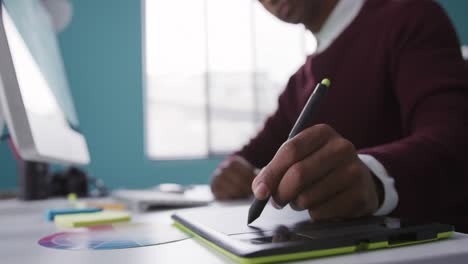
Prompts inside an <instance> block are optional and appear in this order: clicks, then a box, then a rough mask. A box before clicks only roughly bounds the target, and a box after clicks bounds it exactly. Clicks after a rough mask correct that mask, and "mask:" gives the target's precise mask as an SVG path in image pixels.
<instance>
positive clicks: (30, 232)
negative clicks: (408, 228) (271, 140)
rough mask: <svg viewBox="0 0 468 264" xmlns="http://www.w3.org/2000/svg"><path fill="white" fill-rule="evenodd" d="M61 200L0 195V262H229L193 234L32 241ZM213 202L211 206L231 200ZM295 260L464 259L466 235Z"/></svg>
mask: <svg viewBox="0 0 468 264" xmlns="http://www.w3.org/2000/svg"><path fill="white" fill-rule="evenodd" d="M66 205H67V202H66V201H65V200H47V201H39V202H28V203H26V202H20V201H16V200H7V201H0V263H2V264H13V263H14V264H23V263H25V264H36V263H44V264H75V263H77V264H78V263H79V264H87V263H97V264H120V263H122V264H123V263H125V264H127V263H132V264H136V263H148V264H149V263H151V264H156V263H157V264H162V263H226V262H228V263H232V261H231V260H230V259H228V258H226V257H224V256H222V255H220V254H219V253H217V252H215V251H213V250H211V249H209V248H208V247H205V246H204V245H203V244H201V243H200V242H198V241H197V240H195V239H187V240H183V241H179V242H174V243H169V244H164V245H158V246H149V247H141V248H133V249H124V250H101V251H86V250H78V251H69V250H57V249H49V248H44V247H42V246H40V245H38V244H37V241H38V240H39V239H40V238H42V237H44V236H47V235H50V234H52V233H55V232H57V230H56V228H55V226H54V225H53V224H52V223H50V222H46V221H45V219H44V215H43V213H44V210H45V209H47V208H54V207H60V206H62V207H63V206H66ZM230 205H231V204H214V205H212V206H230ZM170 214H171V212H170V211H165V212H152V213H144V214H139V215H135V216H134V219H135V220H137V221H158V222H164V223H169V222H170V221H171V220H170ZM297 263H323V264H332V263H340V264H342V263H360V264H366V263H421V264H422V263H424V264H432V263H468V235H464V234H460V233H457V234H455V236H454V237H453V238H451V239H448V240H445V241H440V242H435V243H427V244H421V245H415V246H409V247H401V248H394V249H386V250H377V251H371V252H362V253H356V254H349V255H342V256H336V257H327V258H320V259H315V260H307V261H302V262H297Z"/></svg>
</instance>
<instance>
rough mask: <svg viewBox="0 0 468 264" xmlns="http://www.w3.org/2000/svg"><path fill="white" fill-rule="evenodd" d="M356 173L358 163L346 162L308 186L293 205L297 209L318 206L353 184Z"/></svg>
mask: <svg viewBox="0 0 468 264" xmlns="http://www.w3.org/2000/svg"><path fill="white" fill-rule="evenodd" d="M348 164H349V165H348ZM356 173H359V168H358V166H357V165H355V164H354V163H352V162H348V163H344V164H343V165H342V166H340V167H338V168H336V169H334V170H332V171H330V172H329V174H327V175H326V176H324V177H322V178H321V179H320V180H319V181H318V182H316V183H314V184H312V185H310V186H307V187H306V188H305V189H304V190H303V191H302V192H301V193H300V194H299V195H298V196H297V197H296V198H295V199H294V200H293V201H292V202H291V207H292V208H294V209H297V210H304V209H314V208H317V207H318V206H320V205H321V204H324V203H326V202H328V201H329V200H331V199H332V198H333V197H335V196H336V195H338V194H339V193H341V192H343V191H344V190H346V189H347V188H349V187H350V186H351V185H353V184H354V183H355V180H354V178H355V177H354V176H355V175H356Z"/></svg>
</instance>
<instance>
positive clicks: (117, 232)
mask: <svg viewBox="0 0 468 264" xmlns="http://www.w3.org/2000/svg"><path fill="white" fill-rule="evenodd" d="M188 237H189V236H188V235H186V234H184V233H182V232H181V231H179V230H178V229H176V228H174V227H172V226H170V225H168V224H146V223H120V224H111V225H101V226H95V227H90V228H79V229H74V230H70V231H66V232H60V233H56V234H53V235H50V236H47V237H44V238H42V239H41V240H39V242H38V243H39V244H40V245H41V246H44V247H48V248H55V249H69V250H86V249H89V250H106V249H123V248H133V247H144V246H152V245H158V244H165V243H170V242H175V241H179V240H183V239H186V238H188Z"/></svg>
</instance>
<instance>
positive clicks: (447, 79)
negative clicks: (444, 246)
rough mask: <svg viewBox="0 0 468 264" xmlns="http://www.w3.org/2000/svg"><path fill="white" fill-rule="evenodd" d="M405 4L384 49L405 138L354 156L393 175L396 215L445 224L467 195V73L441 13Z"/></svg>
mask: <svg viewBox="0 0 468 264" xmlns="http://www.w3.org/2000/svg"><path fill="white" fill-rule="evenodd" d="M408 2H409V4H408V5H407V6H406V9H405V10H404V11H402V12H401V13H400V14H399V19H398V20H395V22H396V21H399V22H398V25H399V26H397V27H395V30H394V32H392V33H391V34H390V38H391V41H390V43H393V44H391V45H393V46H392V47H391V49H390V51H389V52H390V54H391V56H392V58H393V63H392V69H391V74H392V80H393V82H394V83H393V87H394V93H395V95H396V97H397V98H398V101H399V104H400V114H401V120H402V127H403V133H404V135H402V136H403V137H402V139H401V140H398V141H395V142H391V143H388V144H385V145H379V146H375V147H371V148H367V149H362V150H360V151H359V152H360V153H365V154H369V155H372V156H373V157H375V158H376V159H377V160H379V161H380V162H381V163H382V164H383V165H384V167H385V168H386V170H387V171H388V172H389V174H390V175H391V176H392V177H394V179H395V185H396V189H397V191H398V195H399V204H398V206H397V208H396V210H395V211H394V214H395V215H398V216H404V217H412V218H425V220H427V219H431V216H434V215H439V216H440V215H445V216H446V217H447V219H450V215H455V214H454V212H453V210H454V209H453V208H456V207H457V206H460V204H461V203H462V202H463V201H466V200H467V198H468V197H467V195H468V192H467V191H466V190H467V189H466V187H467V186H468V179H467V178H466V177H465V176H464V175H468V174H466V172H468V168H467V166H468V154H467V151H468V73H467V71H466V68H465V67H464V62H463V59H462V56H461V53H460V47H459V42H458V39H457V36H456V33H455V31H454V29H453V27H452V25H451V23H450V21H449V19H448V17H447V15H446V14H445V12H444V11H443V10H442V8H440V7H439V5H438V4H436V3H434V2H432V1H424V0H422V1H408ZM396 23H397V22H396ZM465 220H466V219H465ZM450 221H451V222H453V220H450ZM458 221H464V220H462V219H458Z"/></svg>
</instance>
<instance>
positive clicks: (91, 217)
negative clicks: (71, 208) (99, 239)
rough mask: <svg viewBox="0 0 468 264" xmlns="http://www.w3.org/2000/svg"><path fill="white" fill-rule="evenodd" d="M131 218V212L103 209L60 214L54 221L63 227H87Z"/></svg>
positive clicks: (125, 220)
mask: <svg viewBox="0 0 468 264" xmlns="http://www.w3.org/2000/svg"><path fill="white" fill-rule="evenodd" d="M130 219H131V216H130V214H129V213H126V212H115V211H102V212H96V213H90V214H74V215H59V216H56V217H55V218H54V222H55V224H56V225H58V226H61V227H85V226H94V225H102V224H111V223H117V222H127V221H130Z"/></svg>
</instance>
